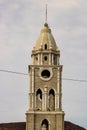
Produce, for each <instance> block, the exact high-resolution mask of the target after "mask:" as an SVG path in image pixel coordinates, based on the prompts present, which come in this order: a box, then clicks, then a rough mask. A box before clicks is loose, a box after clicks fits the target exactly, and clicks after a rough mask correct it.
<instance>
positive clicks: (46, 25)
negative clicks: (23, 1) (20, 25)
mask: <svg viewBox="0 0 87 130" xmlns="http://www.w3.org/2000/svg"><path fill="white" fill-rule="evenodd" d="M44 26H45V27H48V24H47V4H46V10H45V24H44Z"/></svg>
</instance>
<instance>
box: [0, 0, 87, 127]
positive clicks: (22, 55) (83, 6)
mask: <svg viewBox="0 0 87 130" xmlns="http://www.w3.org/2000/svg"><path fill="white" fill-rule="evenodd" d="M46 3H47V4H48V24H49V26H50V28H51V30H52V34H53V36H54V38H55V40H56V43H57V45H58V47H59V49H60V52H61V57H60V63H61V64H62V65H63V83H62V87H63V88H62V91H63V92H62V93H63V99H62V100H63V103H62V107H63V110H64V111H65V120H67V121H71V122H73V123H75V124H78V125H80V126H83V127H85V128H87V82H75V81H69V80H64V78H70V79H81V80H87V0H48V1H47V0H0V70H10V71H17V72H23V73H27V72H28V65H29V64H31V50H32V48H33V46H34V45H35V42H36V40H37V38H38V36H39V34H40V30H41V28H42V27H43V25H44V22H45V4H46ZM28 89H29V77H28V76H27V75H17V74H11V73H5V72H1V71H0V122H1V123H2V122H15V121H16V122H17V121H25V112H26V111H27V109H28V93H29V91H28Z"/></svg>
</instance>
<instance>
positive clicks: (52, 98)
mask: <svg viewBox="0 0 87 130" xmlns="http://www.w3.org/2000/svg"><path fill="white" fill-rule="evenodd" d="M49 109H50V110H55V92H54V90H53V89H51V90H50V91H49Z"/></svg>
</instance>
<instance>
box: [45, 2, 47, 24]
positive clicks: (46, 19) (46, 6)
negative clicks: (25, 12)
mask: <svg viewBox="0 0 87 130" xmlns="http://www.w3.org/2000/svg"><path fill="white" fill-rule="evenodd" d="M45 23H47V4H46V19H45Z"/></svg>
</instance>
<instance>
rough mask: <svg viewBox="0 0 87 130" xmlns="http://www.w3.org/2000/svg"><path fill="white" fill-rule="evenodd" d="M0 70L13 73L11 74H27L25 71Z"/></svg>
mask: <svg viewBox="0 0 87 130" xmlns="http://www.w3.org/2000/svg"><path fill="white" fill-rule="evenodd" d="M0 71H1V72H6V73H13V74H20V75H28V74H27V73H22V72H16V71H10V70H0Z"/></svg>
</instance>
